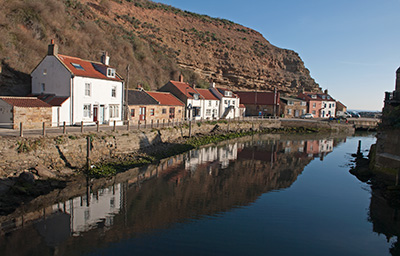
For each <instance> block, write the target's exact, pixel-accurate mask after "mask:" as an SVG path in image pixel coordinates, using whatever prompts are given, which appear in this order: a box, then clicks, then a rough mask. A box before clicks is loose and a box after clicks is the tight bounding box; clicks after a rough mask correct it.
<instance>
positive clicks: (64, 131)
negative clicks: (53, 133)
mask: <svg viewBox="0 0 400 256" xmlns="http://www.w3.org/2000/svg"><path fill="white" fill-rule="evenodd" d="M66 133H67V123H66V122H65V121H64V122H63V134H66Z"/></svg>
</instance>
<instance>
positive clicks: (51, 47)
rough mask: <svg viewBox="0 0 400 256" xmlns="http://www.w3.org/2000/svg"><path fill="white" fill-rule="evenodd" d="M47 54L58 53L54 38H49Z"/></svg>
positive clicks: (55, 54)
mask: <svg viewBox="0 0 400 256" xmlns="http://www.w3.org/2000/svg"><path fill="white" fill-rule="evenodd" d="M47 55H54V56H57V55H58V45H57V44H56V43H55V42H54V39H51V43H50V44H49V47H48V50H47Z"/></svg>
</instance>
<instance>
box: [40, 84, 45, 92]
mask: <svg viewBox="0 0 400 256" xmlns="http://www.w3.org/2000/svg"><path fill="white" fill-rule="evenodd" d="M40 87H41V88H40V89H42V92H44V91H45V90H46V84H45V83H41V84H40Z"/></svg>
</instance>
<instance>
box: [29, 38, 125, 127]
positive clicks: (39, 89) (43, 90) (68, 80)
mask: <svg viewBox="0 0 400 256" xmlns="http://www.w3.org/2000/svg"><path fill="white" fill-rule="evenodd" d="M109 60H110V58H109V56H108V55H107V53H104V54H103V56H102V58H101V62H94V61H88V60H82V59H80V58H76V57H70V56H66V55H61V54H58V46H57V44H55V43H54V41H53V40H52V42H51V44H50V45H49V48H48V54H47V56H46V57H45V58H44V59H43V60H42V61H41V62H40V63H39V65H38V66H37V67H36V68H35V69H34V70H33V71H32V73H31V76H32V94H33V95H41V94H42V95H54V96H56V97H61V98H65V99H64V100H63V101H62V102H61V103H60V101H58V102H57V103H58V105H57V104H56V105H53V106H54V107H55V108H54V112H53V121H52V122H53V123H57V124H61V123H62V122H66V123H67V124H69V125H74V124H79V123H80V122H81V121H83V122H84V123H86V124H88V123H89V124H90V123H93V122H96V121H99V122H100V123H101V124H112V123H113V121H121V120H122V107H123V96H124V95H123V87H124V82H123V79H122V77H120V76H119V75H118V74H117V73H116V70H115V69H114V68H113V67H110V66H109ZM49 104H51V103H49ZM51 105H52V104H51Z"/></svg>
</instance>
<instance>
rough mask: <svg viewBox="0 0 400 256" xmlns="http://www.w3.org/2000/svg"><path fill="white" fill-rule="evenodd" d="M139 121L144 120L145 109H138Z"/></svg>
mask: <svg viewBox="0 0 400 256" xmlns="http://www.w3.org/2000/svg"><path fill="white" fill-rule="evenodd" d="M139 120H140V121H143V120H146V107H140V109H139Z"/></svg>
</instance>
